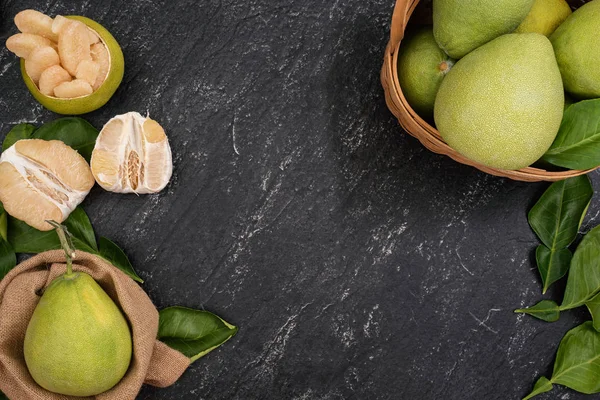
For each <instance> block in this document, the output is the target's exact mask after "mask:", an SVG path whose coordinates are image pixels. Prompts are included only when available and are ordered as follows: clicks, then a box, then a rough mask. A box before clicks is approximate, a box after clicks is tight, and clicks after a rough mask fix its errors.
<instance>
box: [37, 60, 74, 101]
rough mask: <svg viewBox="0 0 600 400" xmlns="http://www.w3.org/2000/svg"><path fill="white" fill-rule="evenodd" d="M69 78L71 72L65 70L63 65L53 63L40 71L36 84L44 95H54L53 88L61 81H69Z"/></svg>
mask: <svg viewBox="0 0 600 400" xmlns="http://www.w3.org/2000/svg"><path fill="white" fill-rule="evenodd" d="M71 80H72V78H71V74H69V73H68V72H67V71H65V69H64V68H63V67H61V66H60V65H53V66H51V67H49V68H46V69H45V70H44V72H42V75H41V76H40V81H39V84H38V86H39V87H40V92H42V93H43V94H45V95H46V96H54V88H56V87H57V86H58V85H60V84H61V83H63V82H70V81H71Z"/></svg>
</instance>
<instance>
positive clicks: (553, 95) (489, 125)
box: [435, 33, 565, 170]
mask: <svg viewBox="0 0 600 400" xmlns="http://www.w3.org/2000/svg"><path fill="white" fill-rule="evenodd" d="M564 101H565V100H564V92H563V86H562V81H561V77H560V72H559V70H558V66H557V64H556V60H555V59H554V52H553V50H552V45H551V44H550V41H549V40H548V38H546V37H545V36H543V35H540V34H537V33H519V34H508V35H504V36H501V37H499V38H497V39H494V40H493V41H491V42H490V43H488V44H486V45H484V46H482V47H480V48H478V49H477V50H475V51H473V52H472V53H470V54H468V55H467V56H466V57H464V58H463V59H461V60H460V61H458V62H457V63H456V64H455V65H454V67H453V68H452V70H450V72H449V73H448V75H446V78H444V80H443V81H442V85H441V86H440V90H439V92H438V95H437V98H436V102H435V122H436V124H437V128H438V130H439V132H440V134H441V135H442V137H443V138H444V140H445V141H446V143H448V145H450V147H452V148H454V149H455V150H456V151H458V152H459V153H461V154H462V155H464V156H465V157H467V158H469V159H471V160H473V161H476V162H478V163H480V164H483V165H486V166H488V167H492V168H499V169H507V170H516V169H520V168H524V167H527V166H529V165H531V164H532V163H534V162H535V161H537V160H538V159H539V158H540V157H541V156H542V155H543V154H544V153H545V152H546V151H547V150H548V148H549V147H550V145H551V144H552V142H553V141H554V139H555V137H556V134H557V133H558V129H559V127H560V123H561V120H562V115H563V107H564Z"/></svg>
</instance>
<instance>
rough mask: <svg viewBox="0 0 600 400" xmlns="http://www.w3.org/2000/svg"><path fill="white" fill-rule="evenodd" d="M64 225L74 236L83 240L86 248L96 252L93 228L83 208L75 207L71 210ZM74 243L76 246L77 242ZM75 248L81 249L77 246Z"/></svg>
mask: <svg viewBox="0 0 600 400" xmlns="http://www.w3.org/2000/svg"><path fill="white" fill-rule="evenodd" d="M64 225H65V226H66V227H67V229H68V230H69V233H70V234H71V235H72V236H73V237H74V238H76V239H77V240H79V241H81V242H83V243H84V244H85V246H86V247H87V248H89V249H92V250H94V251H93V252H98V245H97V244H96V235H95V234H94V228H92V223H91V222H90V219H89V217H88V215H87V214H86V213H85V211H83V208H81V207H77V208H75V209H74V210H73V212H71V215H69V218H67V219H66V221H65V222H64ZM74 244H75V246H76V247H77V244H76V243H74ZM77 249H79V250H83V249H81V248H79V247H77ZM86 251H87V250H86ZM93 252H92V253H93Z"/></svg>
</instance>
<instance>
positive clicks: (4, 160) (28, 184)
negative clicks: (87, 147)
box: [0, 139, 94, 231]
mask: <svg viewBox="0 0 600 400" xmlns="http://www.w3.org/2000/svg"><path fill="white" fill-rule="evenodd" d="M93 185H94V180H93V176H92V174H91V172H90V169H89V166H88V165H87V163H86V161H85V159H84V158H83V157H82V156H81V155H79V153H77V152H76V151H75V150H73V149H72V148H70V147H69V146H67V145H66V144H64V143H63V142H61V141H58V140H52V141H45V140H40V139H27V140H20V141H18V142H17V143H15V144H14V145H13V146H11V147H10V148H9V149H7V150H6V151H4V152H3V153H2V155H0V202H2V204H3V205H4V208H5V209H6V211H7V212H8V213H9V214H10V215H12V216H13V217H15V218H17V219H20V220H22V221H24V222H26V223H27V224H29V225H30V226H32V227H34V228H36V229H39V230H42V231H47V230H51V229H53V228H52V226H50V225H49V224H47V223H46V222H45V221H46V220H48V219H52V220H55V221H58V222H62V221H64V220H65V219H66V218H67V217H68V216H69V214H70V213H71V212H72V211H73V210H74V209H75V207H77V205H79V204H80V203H81V202H82V201H83V199H84V198H85V196H87V194H88V193H89V191H90V189H91V188H92V186H93Z"/></svg>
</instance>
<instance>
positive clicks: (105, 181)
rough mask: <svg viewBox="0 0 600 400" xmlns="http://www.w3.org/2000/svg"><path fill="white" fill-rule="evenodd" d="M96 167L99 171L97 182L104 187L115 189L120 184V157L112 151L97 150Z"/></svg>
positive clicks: (95, 153) (95, 152)
mask: <svg viewBox="0 0 600 400" xmlns="http://www.w3.org/2000/svg"><path fill="white" fill-rule="evenodd" d="M93 162H94V165H95V166H96V169H97V170H98V173H97V174H96V180H97V181H98V184H99V185H101V186H102V187H109V188H113V187H116V185H117V183H118V182H119V175H120V174H121V168H120V164H119V157H118V156H117V155H116V154H115V153H113V152H110V151H106V150H97V151H94V161H93Z"/></svg>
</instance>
